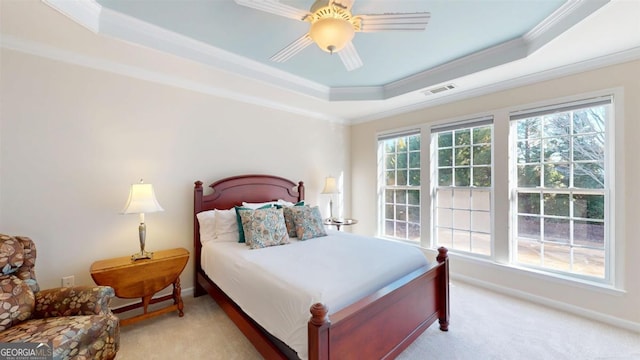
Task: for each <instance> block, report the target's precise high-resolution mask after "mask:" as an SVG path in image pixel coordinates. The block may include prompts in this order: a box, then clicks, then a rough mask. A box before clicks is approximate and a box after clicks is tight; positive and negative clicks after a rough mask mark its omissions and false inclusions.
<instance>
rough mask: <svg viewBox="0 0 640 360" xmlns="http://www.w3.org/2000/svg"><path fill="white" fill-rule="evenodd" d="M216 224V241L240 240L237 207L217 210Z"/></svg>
mask: <svg viewBox="0 0 640 360" xmlns="http://www.w3.org/2000/svg"><path fill="white" fill-rule="evenodd" d="M215 213H216V224H215V229H214V241H217V242H238V239H239V238H240V234H239V233H238V220H237V215H236V210H235V209H229V210H218V209H216V210H215Z"/></svg>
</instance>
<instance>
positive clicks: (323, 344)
mask: <svg viewBox="0 0 640 360" xmlns="http://www.w3.org/2000/svg"><path fill="white" fill-rule="evenodd" d="M309 311H310V312H311V319H309V325H308V329H309V331H308V337H309V339H308V341H309V344H308V349H309V360H327V359H329V327H330V325H331V323H330V322H329V318H328V317H327V313H328V309H327V307H326V306H324V305H323V304H321V303H315V304H313V305H311V308H310V309H309Z"/></svg>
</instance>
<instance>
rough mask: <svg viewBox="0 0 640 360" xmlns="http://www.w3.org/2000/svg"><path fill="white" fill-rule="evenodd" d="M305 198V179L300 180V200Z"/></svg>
mask: <svg viewBox="0 0 640 360" xmlns="http://www.w3.org/2000/svg"><path fill="white" fill-rule="evenodd" d="M302 200H304V181H298V201H302Z"/></svg>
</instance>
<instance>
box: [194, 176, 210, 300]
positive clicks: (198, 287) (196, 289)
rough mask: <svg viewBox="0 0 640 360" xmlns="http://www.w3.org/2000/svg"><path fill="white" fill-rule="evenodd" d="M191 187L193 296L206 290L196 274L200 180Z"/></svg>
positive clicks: (200, 198) (198, 258) (200, 245)
mask: <svg viewBox="0 0 640 360" xmlns="http://www.w3.org/2000/svg"><path fill="white" fill-rule="evenodd" d="M194 184H195V187H194V189H193V212H194V213H193V252H194V253H195V254H194V255H195V262H194V263H195V265H196V268H195V272H194V279H193V280H194V282H193V285H194V290H193V296H194V297H198V296H201V295H204V294H206V293H207V291H206V290H205V289H204V288H203V287H202V285H200V284H199V283H198V274H199V273H200V271H201V270H202V268H201V267H200V250H201V247H202V244H201V243H200V224H198V218H197V217H196V216H195V215H196V214H197V213H199V212H200V211H202V181H200V180H198V181H196V182H195V183H194Z"/></svg>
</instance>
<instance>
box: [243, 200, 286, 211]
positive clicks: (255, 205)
mask: <svg viewBox="0 0 640 360" xmlns="http://www.w3.org/2000/svg"><path fill="white" fill-rule="evenodd" d="M276 204H278V202H277V201H268V202H263V203H248V202H243V203H242V206H244V207H246V208H247V209H251V210H256V209H258V208H261V207H263V206H265V205H272V206H273V205H276Z"/></svg>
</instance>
